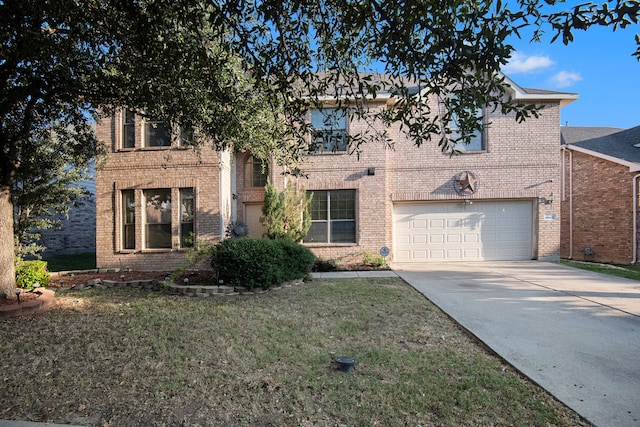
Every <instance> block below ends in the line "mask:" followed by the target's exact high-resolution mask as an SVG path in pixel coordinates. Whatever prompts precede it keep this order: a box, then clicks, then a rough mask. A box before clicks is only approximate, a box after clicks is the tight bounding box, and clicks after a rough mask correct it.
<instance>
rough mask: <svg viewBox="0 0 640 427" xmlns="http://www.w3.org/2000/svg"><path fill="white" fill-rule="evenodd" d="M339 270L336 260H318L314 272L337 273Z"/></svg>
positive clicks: (314, 265)
mask: <svg viewBox="0 0 640 427" xmlns="http://www.w3.org/2000/svg"><path fill="white" fill-rule="evenodd" d="M337 269H338V263H337V262H336V260H334V259H321V258H316V260H315V262H314V264H313V271H317V272H325V271H336V270H337Z"/></svg>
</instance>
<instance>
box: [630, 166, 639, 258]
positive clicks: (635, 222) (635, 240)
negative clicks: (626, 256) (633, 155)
mask: <svg viewBox="0 0 640 427" xmlns="http://www.w3.org/2000/svg"><path fill="white" fill-rule="evenodd" d="M638 178H640V174H637V175H636V176H634V177H633V239H632V240H633V261H631V264H633V265H635V264H636V263H637V262H638Z"/></svg>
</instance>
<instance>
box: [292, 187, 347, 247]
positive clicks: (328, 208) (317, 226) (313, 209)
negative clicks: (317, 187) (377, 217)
mask: <svg viewBox="0 0 640 427" xmlns="http://www.w3.org/2000/svg"><path fill="white" fill-rule="evenodd" d="M311 193H313V199H312V200H311V206H310V208H309V210H310V213H311V228H310V229H309V233H307V237H305V239H304V241H305V242H306V243H355V242H356V191H355V190H332V191H312V192H311Z"/></svg>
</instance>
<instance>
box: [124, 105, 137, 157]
mask: <svg viewBox="0 0 640 427" xmlns="http://www.w3.org/2000/svg"><path fill="white" fill-rule="evenodd" d="M135 146H136V113H135V112H134V111H131V110H125V111H124V112H123V113H122V148H135Z"/></svg>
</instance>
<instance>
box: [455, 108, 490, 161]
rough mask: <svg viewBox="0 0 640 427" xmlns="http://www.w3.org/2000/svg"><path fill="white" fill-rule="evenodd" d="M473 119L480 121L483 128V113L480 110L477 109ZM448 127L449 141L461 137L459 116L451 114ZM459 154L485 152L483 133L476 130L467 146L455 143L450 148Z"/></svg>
mask: <svg viewBox="0 0 640 427" xmlns="http://www.w3.org/2000/svg"><path fill="white" fill-rule="evenodd" d="M474 117H475V119H477V120H479V121H480V120H482V124H483V126H484V112H483V110H482V109H479V110H478V111H477V112H476V113H475V115H474ZM449 127H450V129H451V136H450V138H451V140H452V141H456V140H459V139H460V138H461V137H462V132H461V130H460V127H461V126H460V116H459V115H458V114H457V113H455V112H453V113H452V114H451V122H450V123H449ZM452 148H454V149H455V150H457V151H460V152H468V151H484V150H485V140H484V131H479V130H476V131H475V132H474V133H473V135H471V140H470V141H469V143H468V144H466V143H464V142H462V141H460V142H456V144H455V146H454V147H452Z"/></svg>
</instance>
